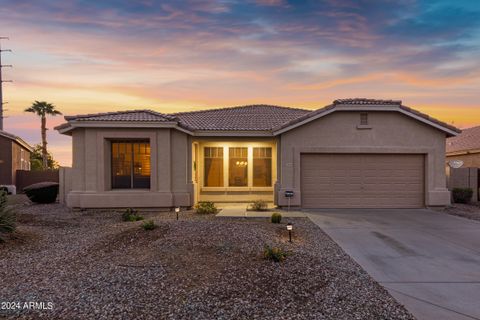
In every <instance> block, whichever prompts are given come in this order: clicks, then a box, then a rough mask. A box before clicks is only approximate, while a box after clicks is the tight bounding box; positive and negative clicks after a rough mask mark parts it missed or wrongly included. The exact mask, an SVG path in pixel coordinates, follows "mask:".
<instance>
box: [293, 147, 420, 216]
mask: <svg viewBox="0 0 480 320" xmlns="http://www.w3.org/2000/svg"><path fill="white" fill-rule="evenodd" d="M301 189H302V206H303V207H305V208H418V207H423V206H424V156H423V155H406V154H302V156H301Z"/></svg>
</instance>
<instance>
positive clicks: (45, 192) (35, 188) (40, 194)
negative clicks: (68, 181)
mask: <svg viewBox="0 0 480 320" xmlns="http://www.w3.org/2000/svg"><path fill="white" fill-rule="evenodd" d="M58 186H59V184H58V183H56V182H39V183H34V184H32V185H29V186H28V187H25V188H24V189H23V191H24V192H25V194H26V195H27V197H28V199H30V201H32V202H36V203H53V202H55V201H56V200H57V195H58Z"/></svg>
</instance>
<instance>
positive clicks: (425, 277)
mask: <svg viewBox="0 0 480 320" xmlns="http://www.w3.org/2000/svg"><path fill="white" fill-rule="evenodd" d="M308 216H309V218H310V219H311V220H312V221H313V222H315V223H316V224H317V225H318V226H320V227H321V228H322V229H323V230H324V231H325V232H326V233H327V234H328V235H330V237H331V238H332V239H333V240H335V241H336V242H337V243H338V244H339V245H340V246H341V247H342V248H343V249H344V250H345V252H347V253H348V254H349V255H350V256H351V257H352V258H353V259H355V260H356V261H357V262H358V263H359V264H360V265H361V266H362V267H363V268H364V269H365V270H366V271H367V272H368V273H369V274H370V275H371V276H372V277H373V278H374V279H375V280H377V281H378V282H379V283H380V284H381V285H383V286H384V287H385V288H386V289H388V291H389V292H390V293H391V294H392V295H393V296H394V297H395V298H396V299H397V300H398V301H399V302H400V303H402V304H404V305H405V307H406V308H407V309H408V310H409V311H410V312H412V313H413V315H415V316H416V317H417V318H418V319H435V320H440V319H480V223H479V222H476V221H473V220H467V219H464V218H459V217H455V216H450V215H447V214H443V213H438V212H435V211H431V210H427V209H415V210H411V209H403V210H398V209H395V210H390V209H388V210H384V209H374V210H371V209H369V210H366V209H365V210H364V209H361V210H360V209H355V210H348V209H342V210H321V211H309V212H308Z"/></svg>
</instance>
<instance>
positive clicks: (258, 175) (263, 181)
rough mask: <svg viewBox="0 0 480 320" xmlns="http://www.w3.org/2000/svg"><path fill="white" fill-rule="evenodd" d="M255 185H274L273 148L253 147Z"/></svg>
mask: <svg viewBox="0 0 480 320" xmlns="http://www.w3.org/2000/svg"><path fill="white" fill-rule="evenodd" d="M253 186H254V187H271V186H272V148H253Z"/></svg>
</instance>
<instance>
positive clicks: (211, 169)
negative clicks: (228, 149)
mask: <svg viewBox="0 0 480 320" xmlns="http://www.w3.org/2000/svg"><path fill="white" fill-rule="evenodd" d="M204 157H205V159H204V163H205V168H204V169H205V170H204V173H205V176H204V180H205V187H223V148H222V147H220V148H219V147H205V149H204Z"/></svg>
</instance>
